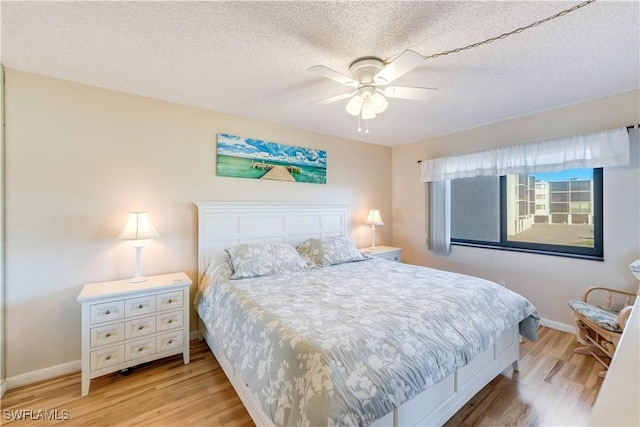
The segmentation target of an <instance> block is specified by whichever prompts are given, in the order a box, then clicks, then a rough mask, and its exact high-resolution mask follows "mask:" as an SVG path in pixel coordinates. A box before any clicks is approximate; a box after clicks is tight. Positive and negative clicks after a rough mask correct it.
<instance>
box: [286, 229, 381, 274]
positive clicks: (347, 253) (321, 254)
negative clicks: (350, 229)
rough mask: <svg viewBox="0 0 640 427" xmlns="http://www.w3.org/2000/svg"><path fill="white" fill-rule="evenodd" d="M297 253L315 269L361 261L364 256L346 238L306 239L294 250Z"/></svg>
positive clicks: (365, 257)
mask: <svg viewBox="0 0 640 427" xmlns="http://www.w3.org/2000/svg"><path fill="white" fill-rule="evenodd" d="M296 250H297V251H298V253H299V254H300V255H301V256H302V257H303V258H306V259H308V260H310V261H311V262H312V263H313V264H314V265H315V266H317V267H326V266H329V265H335V264H343V263H346V262H353V261H363V260H365V259H368V258H369V257H367V256H366V255H364V254H363V253H361V252H360V251H359V250H358V249H356V247H355V245H354V244H353V242H352V241H351V239H349V238H348V237H347V236H336V237H324V238H322V239H308V240H306V241H305V242H304V243H302V244H301V245H300V246H298V247H297V248H296Z"/></svg>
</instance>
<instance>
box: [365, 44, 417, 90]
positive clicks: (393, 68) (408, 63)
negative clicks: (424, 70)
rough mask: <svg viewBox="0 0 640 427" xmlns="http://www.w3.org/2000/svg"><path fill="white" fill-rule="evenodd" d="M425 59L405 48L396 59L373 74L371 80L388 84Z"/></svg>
mask: <svg viewBox="0 0 640 427" xmlns="http://www.w3.org/2000/svg"><path fill="white" fill-rule="evenodd" d="M424 61H425V59H424V57H423V56H422V55H420V54H419V53H418V52H414V51H413V50H408V49H407V50H405V51H404V52H402V53H401V54H400V55H398V57H396V59H394V60H393V61H391V62H390V63H388V64H387V65H386V66H385V67H384V68H383V69H382V70H380V71H379V72H378V74H376V75H375V76H373V81H374V82H375V83H377V84H379V85H388V84H389V83H391V82H392V81H394V80H395V79H397V78H398V77H400V76H403V75H405V74H406V73H408V72H409V71H411V70H413V69H414V68H416V67H417V66H418V65H420V64H422V63H423V62H424Z"/></svg>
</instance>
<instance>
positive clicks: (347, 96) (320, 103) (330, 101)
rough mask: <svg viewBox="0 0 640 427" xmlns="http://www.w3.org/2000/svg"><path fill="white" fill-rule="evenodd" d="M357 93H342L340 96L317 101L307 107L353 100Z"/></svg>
mask: <svg viewBox="0 0 640 427" xmlns="http://www.w3.org/2000/svg"><path fill="white" fill-rule="evenodd" d="M355 93H356V92H352V93H341V94H340V95H336V96H332V97H331V98H325V99H321V100H320V101H315V102H312V103H310V104H307V105H326V104H330V103H332V102H336V101H341V100H343V99H347V98H351V97H352V96H353V95H354V94H355Z"/></svg>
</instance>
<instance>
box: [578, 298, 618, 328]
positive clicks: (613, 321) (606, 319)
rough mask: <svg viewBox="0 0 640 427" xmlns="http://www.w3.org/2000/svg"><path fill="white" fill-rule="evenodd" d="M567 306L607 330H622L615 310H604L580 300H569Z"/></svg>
mask: <svg viewBox="0 0 640 427" xmlns="http://www.w3.org/2000/svg"><path fill="white" fill-rule="evenodd" d="M569 306H570V307H571V309H572V310H573V311H575V312H576V313H578V314H580V315H581V316H583V317H585V318H587V319H589V320H590V321H592V322H593V323H595V324H596V325H598V326H600V327H601V328H603V329H606V330H607V331H611V332H622V329H620V327H619V326H618V314H617V313H616V312H613V311H610V310H605V309H603V308H600V307H597V306H595V305H591V304H587V303H586V302H584V301H580V300H571V301H569Z"/></svg>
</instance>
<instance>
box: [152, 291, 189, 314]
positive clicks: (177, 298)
mask: <svg viewBox="0 0 640 427" xmlns="http://www.w3.org/2000/svg"><path fill="white" fill-rule="evenodd" d="M183 296H184V292H182V291H181V290H180V291H173V292H165V293H164V294H158V295H156V309H157V311H164V310H171V309H174V308H180V307H182V304H183Z"/></svg>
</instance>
